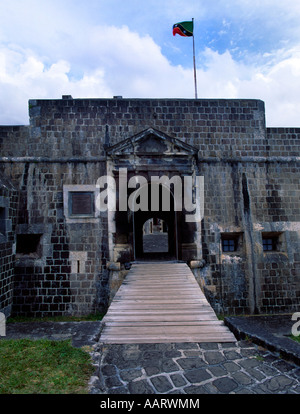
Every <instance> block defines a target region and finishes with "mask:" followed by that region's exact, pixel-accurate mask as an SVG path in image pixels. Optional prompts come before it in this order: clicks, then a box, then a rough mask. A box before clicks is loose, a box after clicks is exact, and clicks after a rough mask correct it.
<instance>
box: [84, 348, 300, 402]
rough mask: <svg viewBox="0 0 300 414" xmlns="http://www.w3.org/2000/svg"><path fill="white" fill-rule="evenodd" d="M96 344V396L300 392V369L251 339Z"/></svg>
mask: <svg viewBox="0 0 300 414" xmlns="http://www.w3.org/2000/svg"><path fill="white" fill-rule="evenodd" d="M94 348H95V352H94V353H93V354H92V356H93V360H94V365H95V369H96V372H95V375H94V376H93V377H92V378H91V381H90V392H91V394H300V367H299V366H297V365H294V364H293V363H289V362H287V361H285V360H282V359H280V357H279V356H278V355H275V354H274V353H272V352H270V351H268V350H265V349H263V348H261V347H258V346H256V345H253V344H252V343H251V342H248V341H240V342H236V343H229V344H225V343H222V344H216V343H201V344H197V343H176V344H141V345H138V344H137V345H106V344H105V345H103V344H96V345H95V346H94Z"/></svg>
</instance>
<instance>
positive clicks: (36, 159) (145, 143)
mask: <svg viewBox="0 0 300 414" xmlns="http://www.w3.org/2000/svg"><path fill="white" fill-rule="evenodd" d="M29 115H30V125H28V126H20V127H14V126H11V127H10V126H3V127H0V147H1V157H0V174H1V183H0V184H1V185H0V216H1V217H2V218H1V217H0V219H1V222H2V224H1V223H0V224H1V226H2V227H1V228H2V231H1V230H0V232H1V233H3V231H4V233H5V234H4V235H3V237H2V236H1V235H0V243H1V278H0V289H1V290H0V292H1V296H0V311H1V310H2V311H3V310H4V311H5V312H6V314H7V315H8V314H15V315H24V314H26V315H37V316H43V315H61V314H87V313H90V312H94V311H96V310H99V311H105V310H106V308H107V306H108V304H109V301H110V300H111V298H112V296H113V294H114V292H115V291H116V290H117V288H118V286H119V285H120V283H121V282H122V280H123V278H124V276H125V275H126V271H127V269H128V268H129V266H130V265H129V263H130V262H132V261H134V260H138V259H143V260H144V259H151V257H150V256H149V255H148V257H146V255H145V254H144V253H143V249H142V248H141V245H142V244H141V243H142V227H143V224H144V222H145V221H146V220H147V219H149V218H159V219H162V220H164V221H165V222H166V223H167V227H168V238H169V251H168V254H167V255H166V254H165V255H161V254H155V255H154V258H156V259H176V260H183V261H186V262H188V263H189V264H190V266H191V268H192V269H193V272H194V274H195V277H196V279H197V281H198V283H199V284H200V286H201V287H202V289H203V291H204V292H205V294H206V296H207V298H208V299H209V300H210V302H211V304H212V306H213V307H214V309H215V310H216V311H217V312H221V313H230V314H243V313H283V312H294V311H297V310H298V311H299V305H300V304H299V302H300V301H299V291H300V281H299V280H300V209H299V202H300V199H299V196H300V188H299V186H300V184H299V182H300V180H299V178H300V175H299V163H300V157H299V147H300V145H299V144H300V128H267V127H266V125H265V108H264V103H263V102H262V101H259V100H222V99H220V100H218V99H212V100H209V99H199V100H188V99H120V98H115V99H72V97H70V96H64V97H63V99H61V100H30V101H29ZM125 169H126V171H127V175H126V177H125V178H124V177H122V176H121V177H120V175H121V171H124V170H125ZM105 175H111V176H113V177H114V178H115V180H116V183H117V188H116V199H117V202H118V201H119V194H120V191H121V190H122V183H123V184H124V185H125V186H126V184H128V182H129V181H130V179H131V178H133V177H135V176H136V175H139V176H142V177H144V178H145V179H146V180H148V181H149V180H150V179H151V177H154V176H167V177H168V178H170V179H171V178H172V177H174V176H178V177H180V178H181V179H183V178H184V177H185V176H194V177H195V176H201V177H204V214H203V217H202V219H201V222H197V223H193V222H191V223H189V222H187V221H186V215H187V212H186V211H185V210H184V209H183V211H176V208H175V204H174V197H173V196H172V194H171V197H170V199H171V208H170V211H169V212H164V211H162V208H161V207H159V209H158V211H157V212H156V213H154V214H153V212H152V213H150V212H142V211H137V212H135V213H133V212H132V211H130V209H129V208H128V209H127V210H126V211H115V212H106V211H102V212H100V211H98V210H97V208H95V202H96V200H97V198H98V197H99V191H100V190H99V188H98V186H97V182H98V179H99V177H102V176H105ZM120 179H121V181H120ZM122 179H123V180H126V181H122ZM7 183H9V185H8V184H7ZM132 191H133V188H131V189H130V188H128V194H127V195H128V197H130V195H131V194H132ZM74 194H75V195H74ZM73 195H74V196H73ZM81 196H82V197H83V196H84V197H86V198H85V199H84V200H85V201H82V200H83V198H80V197H81ZM76 197H77V198H76ZM191 197H192V196H191ZM76 200H77V201H76ZM78 200H79V201H78ZM80 200H81V201H80ZM78 203H79V204H78ZM80 203H83V204H80ZM82 205H83V207H82ZM80 206H81V207H80ZM81 208H82V209H83V210H81ZM76 209H78V211H77V210H76ZM3 223H4V224H3ZM3 229H4V230H3Z"/></svg>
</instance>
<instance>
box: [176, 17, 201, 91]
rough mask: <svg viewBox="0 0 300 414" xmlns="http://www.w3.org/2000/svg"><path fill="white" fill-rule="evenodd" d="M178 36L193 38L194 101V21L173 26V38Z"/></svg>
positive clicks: (195, 70)
mask: <svg viewBox="0 0 300 414" xmlns="http://www.w3.org/2000/svg"><path fill="white" fill-rule="evenodd" d="M176 34H179V35H180V36H184V37H193V61H194V83H195V99H198V92H197V69H196V57H195V36H194V19H192V21H188V22H180V23H176V24H174V25H173V36H175V35H176Z"/></svg>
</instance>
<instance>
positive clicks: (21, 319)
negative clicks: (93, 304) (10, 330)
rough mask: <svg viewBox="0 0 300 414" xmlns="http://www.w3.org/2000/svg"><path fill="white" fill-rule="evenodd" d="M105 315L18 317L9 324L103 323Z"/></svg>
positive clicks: (10, 320) (8, 319) (11, 319)
mask: <svg viewBox="0 0 300 414" xmlns="http://www.w3.org/2000/svg"><path fill="white" fill-rule="evenodd" d="M103 316H104V314H102V313H92V314H90V315H85V316H44V317H43V318H37V317H28V316H16V317H13V318H11V317H9V318H7V321H6V322H7V323H16V322H82V321H101V319H102V318H103Z"/></svg>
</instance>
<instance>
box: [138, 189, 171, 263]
mask: <svg viewBox="0 0 300 414" xmlns="http://www.w3.org/2000/svg"><path fill="white" fill-rule="evenodd" d="M151 185H153V183H152V184H149V185H148V207H149V208H148V209H147V211H141V210H138V211H135V212H134V213H133V239H134V240H133V241H134V258H135V259H136V260H174V259H178V226H177V214H176V211H175V209H174V197H173V194H172V191H170V189H169V188H167V187H164V186H163V185H161V184H159V187H160V189H159V194H160V198H159V208H158V209H157V211H151ZM167 196H168V197H169V199H170V203H169V206H168V209H167V211H164V209H163V206H162V200H163V197H167Z"/></svg>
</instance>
